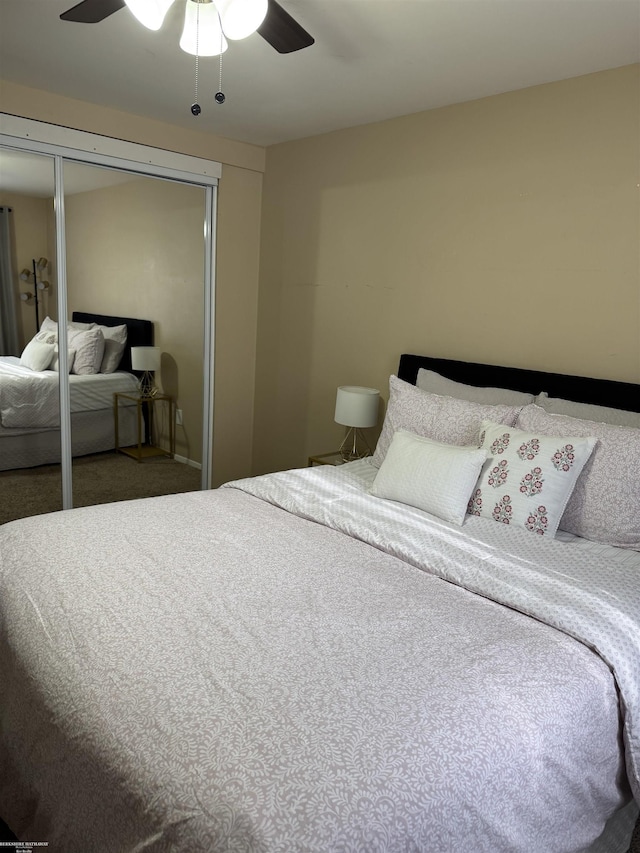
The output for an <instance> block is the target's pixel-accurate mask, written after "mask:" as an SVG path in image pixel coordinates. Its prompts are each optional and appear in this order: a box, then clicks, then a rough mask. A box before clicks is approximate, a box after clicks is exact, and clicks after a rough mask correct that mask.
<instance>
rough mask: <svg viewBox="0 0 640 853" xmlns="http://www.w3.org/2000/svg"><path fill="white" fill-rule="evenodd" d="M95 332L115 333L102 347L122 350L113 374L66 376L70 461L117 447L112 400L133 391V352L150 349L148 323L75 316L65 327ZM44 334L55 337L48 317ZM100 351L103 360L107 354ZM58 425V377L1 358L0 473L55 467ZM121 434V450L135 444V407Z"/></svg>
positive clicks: (125, 413) (123, 419) (123, 418)
mask: <svg viewBox="0 0 640 853" xmlns="http://www.w3.org/2000/svg"><path fill="white" fill-rule="evenodd" d="M96 327H101V329H102V330H106V329H110V330H114V332H115V335H117V338H118V340H117V341H116V339H115V337H114V339H113V340H112V341H109V334H110V333H109V332H106V335H107V343H106V344H105V346H106V347H108V346H113V347H116V346H118V344H119V343H123V348H122V350H121V355H119V359H120V360H119V363H118V366H117V369H115V368H114V369H113V370H110V371H109V372H103V371H100V372H96V373H88V374H75V373H72V374H70V376H69V386H70V387H69V394H70V404H71V445H72V446H71V449H72V454H73V456H74V457H75V456H84V455H87V454H90V453H100V452H102V451H104V450H112V449H113V448H114V447H115V438H114V436H115V431H114V423H113V417H114V416H113V395H114V393H116V392H122V393H131V394H135V393H136V392H137V382H138V377H137V376H136V375H135V373H134V372H133V371H132V368H131V347H132V346H151V345H152V344H153V324H152V323H151V321H149V320H138V319H132V318H126V317H115V316H110V315H104V314H91V313H87V312H80V311H76V312H74V313H73V315H72V320H71V323H70V324H69V329H70V330H72V331H73V332H82V333H86V332H90V331H91V329H95V328H96ZM42 329H43V330H44V331H43V332H42V333H41V335H40V336H42V335H45V336H46V334H47V330H48V331H49V332H50V333H51V334H52V335H53V336H54V337H55V336H57V327H56V324H55V323H53V322H52V321H50V320H49V318H46V320H45V321H44V322H43V324H42ZM123 329H124V330H125V331H124V332H123V331H122V330H123ZM45 346H47V344H45ZM71 348H72V344H71V343H70V349H71ZM103 352H104V359H105V360H106V359H107V358H108V357H109V354H108V353H107V351H106V350H104V351H103ZM36 366H37V365H36ZM58 424H59V401H58V374H57V372H55V370H52V369H49V368H47V369H44V370H33V369H31V368H30V367H28V366H24V365H23V364H21V359H18V358H12V357H4V358H0V471H7V470H12V469H16V468H32V467H35V466H37V465H45V464H51V463H55V462H59V461H60V432H59V428H58ZM120 435H121V443H122V444H123V445H127V444H135V443H136V442H137V422H136V414H135V411H134V407H133V406H129V407H127V406H122V407H121V415H120Z"/></svg>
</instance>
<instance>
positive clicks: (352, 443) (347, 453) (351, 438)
mask: <svg viewBox="0 0 640 853" xmlns="http://www.w3.org/2000/svg"><path fill="white" fill-rule="evenodd" d="M338 453H339V454H340V456H341V457H342V461H343V462H353V461H354V460H356V459H365V458H366V457H367V456H371V453H372V451H371V448H370V447H369V442H368V441H367V439H366V437H365V435H364V433H363V432H362V430H361V429H358V428H357V427H350V428H349V429H348V430H347V434H346V435H345V437H344V439H343V442H342V444H341V445H340V448H339V450H338Z"/></svg>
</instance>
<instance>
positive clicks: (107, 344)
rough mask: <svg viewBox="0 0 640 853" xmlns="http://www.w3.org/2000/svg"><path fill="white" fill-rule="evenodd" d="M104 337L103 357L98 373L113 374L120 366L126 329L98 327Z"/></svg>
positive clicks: (124, 327)
mask: <svg viewBox="0 0 640 853" xmlns="http://www.w3.org/2000/svg"><path fill="white" fill-rule="evenodd" d="M98 328H99V329H100V330H101V332H102V335H103V337H104V355H103V356H102V363H101V365H100V373H115V371H116V370H117V369H118V365H119V364H120V360H121V358H122V353H123V352H124V347H125V344H126V343H127V327H126V325H122V326H98Z"/></svg>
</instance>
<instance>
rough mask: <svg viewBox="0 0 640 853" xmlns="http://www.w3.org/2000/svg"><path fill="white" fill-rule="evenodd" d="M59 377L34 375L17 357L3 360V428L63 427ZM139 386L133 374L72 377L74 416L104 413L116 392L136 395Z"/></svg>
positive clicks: (0, 365)
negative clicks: (99, 411) (90, 412)
mask: <svg viewBox="0 0 640 853" xmlns="http://www.w3.org/2000/svg"><path fill="white" fill-rule="evenodd" d="M58 379H59V375H58V374H57V373H56V372H55V371H52V370H44V371H34V370H30V369H29V368H28V367H24V366H23V365H21V364H20V359H19V358H15V357H14V356H6V357H4V358H0V426H2V427H3V428H5V429H43V428H44V429H48V428H55V427H57V426H58V425H59V423H60V411H59V396H58V395H59V388H58ZM137 390H138V382H137V379H136V377H135V376H134V375H133V374H132V373H127V372H126V371H116V372H115V373H95V374H88V375H81V376H76V375H75V374H71V375H70V376H69V397H70V407H71V413H72V414H75V413H77V412H87V411H92V410H97V409H105V408H107V407H109V406H112V405H113V395H114V393H115V392H121V393H125V394H127V393H128V394H133V395H135V394H136V393H137Z"/></svg>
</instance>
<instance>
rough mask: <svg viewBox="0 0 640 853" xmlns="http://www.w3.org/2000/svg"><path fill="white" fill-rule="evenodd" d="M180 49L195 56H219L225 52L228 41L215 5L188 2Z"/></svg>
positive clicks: (191, 0) (188, 0) (200, 1)
mask: <svg viewBox="0 0 640 853" xmlns="http://www.w3.org/2000/svg"><path fill="white" fill-rule="evenodd" d="M198 19H199V26H198ZM180 47H181V48H182V50H184V52H185V53H191V54H192V55H193V56H219V55H220V54H221V53H224V52H225V50H226V49H227V47H228V45H227V40H226V39H225V37H224V35H223V33H222V29H221V27H220V17H219V15H218V10H217V9H216V6H215V3H211V2H202V0H199V1H198V0H187V2H186V5H185V12H184V29H183V30H182V36H181V37H180Z"/></svg>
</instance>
